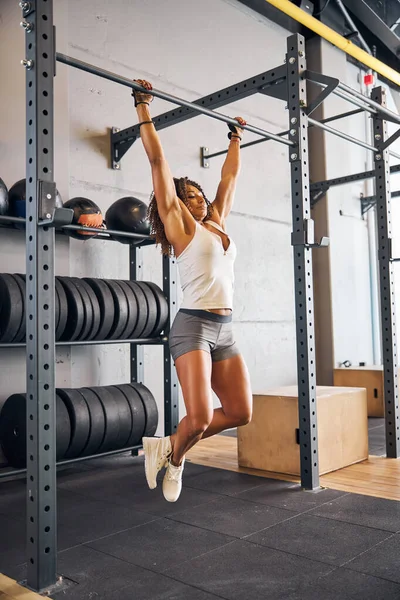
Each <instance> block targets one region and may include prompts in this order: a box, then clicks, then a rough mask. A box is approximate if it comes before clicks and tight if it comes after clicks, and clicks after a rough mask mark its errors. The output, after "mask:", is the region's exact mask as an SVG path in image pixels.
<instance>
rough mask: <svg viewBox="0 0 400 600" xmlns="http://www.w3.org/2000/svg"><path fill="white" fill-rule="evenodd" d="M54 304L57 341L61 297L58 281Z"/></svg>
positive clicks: (55, 288)
mask: <svg viewBox="0 0 400 600" xmlns="http://www.w3.org/2000/svg"><path fill="white" fill-rule="evenodd" d="M54 302H55V306H54V324H55V327H56V333H55V336H56V339H57V328H58V326H59V323H60V296H59V293H58V288H57V286H56V280H55V279H54Z"/></svg>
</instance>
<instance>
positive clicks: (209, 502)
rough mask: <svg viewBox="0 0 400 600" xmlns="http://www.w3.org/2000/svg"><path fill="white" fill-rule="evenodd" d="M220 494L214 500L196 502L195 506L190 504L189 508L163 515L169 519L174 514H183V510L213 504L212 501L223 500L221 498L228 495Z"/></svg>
mask: <svg viewBox="0 0 400 600" xmlns="http://www.w3.org/2000/svg"><path fill="white" fill-rule="evenodd" d="M210 493H213V492H210ZM218 496H219V497H218V498H213V499H212V500H206V501H205V502H202V503H201V504H196V505H194V506H190V507H189V508H184V509H182V510H180V511H176V512H170V513H168V514H167V515H163V516H164V518H165V519H168V518H171V519H172V517H173V516H174V515H179V514H181V513H183V512H187V511H189V510H193V509H195V508H200V506H207V504H211V502H218V500H221V498H226V496H220V494H218Z"/></svg>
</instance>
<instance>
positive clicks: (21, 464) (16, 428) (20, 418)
mask: <svg viewBox="0 0 400 600" xmlns="http://www.w3.org/2000/svg"><path fill="white" fill-rule="evenodd" d="M56 419H57V421H56V422H57V429H56V435H57V450H56V456H57V460H60V459H61V458H63V457H64V454H65V452H66V449H67V448H68V446H69V442H70V437H71V425H70V420H69V415H68V411H67V409H66V407H65V405H64V403H63V402H62V400H61V398H59V397H58V396H56ZM0 444H1V447H2V450H3V452H4V456H5V457H6V459H7V461H8V462H9V464H10V466H11V467H14V468H17V469H24V468H25V467H26V394H13V395H12V396H9V398H7V400H6V401H5V403H4V405H3V408H2V410H1V412H0Z"/></svg>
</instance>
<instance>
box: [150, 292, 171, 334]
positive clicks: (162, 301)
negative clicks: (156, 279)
mask: <svg viewBox="0 0 400 600" xmlns="http://www.w3.org/2000/svg"><path fill="white" fill-rule="evenodd" d="M144 283H145V284H146V285H147V287H148V288H150V289H151V291H152V292H153V294H154V298H155V300H156V303H157V321H156V324H155V326H154V329H153V331H152V332H151V334H150V335H151V337H158V336H159V335H160V333H161V332H162V331H164V329H165V327H166V325H167V321H168V315H169V310H168V301H167V299H166V297H165V296H164V292H163V291H162V290H161V288H159V287H158V285H156V284H155V283H153V282H152V281H146V282H144Z"/></svg>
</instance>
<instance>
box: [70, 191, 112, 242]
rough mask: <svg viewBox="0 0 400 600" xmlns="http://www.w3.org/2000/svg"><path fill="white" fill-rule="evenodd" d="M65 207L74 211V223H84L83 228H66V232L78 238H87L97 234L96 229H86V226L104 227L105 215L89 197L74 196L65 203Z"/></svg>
mask: <svg viewBox="0 0 400 600" xmlns="http://www.w3.org/2000/svg"><path fill="white" fill-rule="evenodd" d="M64 208H71V209H72V210H73V211H74V216H73V219H72V225H82V230H79V231H78V230H77V229H65V232H66V233H67V234H68V235H69V236H71V237H73V238H76V239H78V240H87V239H88V238H89V237H93V236H96V235H97V233H95V232H94V231H84V228H85V227H97V228H102V227H103V215H102V214H101V210H100V208H99V207H98V206H97V204H96V203H95V202H93V200H89V198H72V199H71V200H68V201H67V202H65V203H64Z"/></svg>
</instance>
